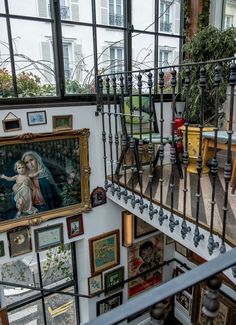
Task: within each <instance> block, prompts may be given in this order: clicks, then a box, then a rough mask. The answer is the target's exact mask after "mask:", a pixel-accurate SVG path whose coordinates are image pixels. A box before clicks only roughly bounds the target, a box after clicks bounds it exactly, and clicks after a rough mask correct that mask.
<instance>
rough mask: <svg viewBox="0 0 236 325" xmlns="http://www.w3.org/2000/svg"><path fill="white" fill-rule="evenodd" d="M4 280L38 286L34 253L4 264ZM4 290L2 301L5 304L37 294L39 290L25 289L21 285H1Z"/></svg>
mask: <svg viewBox="0 0 236 325" xmlns="http://www.w3.org/2000/svg"><path fill="white" fill-rule="evenodd" d="M1 275H2V280H3V281H6V282H11V283H17V284H23V285H29V286H32V287H33V286H38V285H39V280H38V271H37V261H36V257H35V256H34V255H28V256H27V257H23V258H22V259H19V260H16V261H14V262H9V263H5V264H3V265H2V271H1ZM1 290H3V292H2V295H1V303H2V305H3V306H5V305H10V304H12V303H14V302H17V301H21V300H22V299H25V298H27V297H30V296H33V295H37V294H38V291H33V290H30V289H24V288H20V287H12V286H11V287H10V286H1Z"/></svg>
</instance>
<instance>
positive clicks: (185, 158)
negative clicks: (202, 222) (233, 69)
mask: <svg viewBox="0 0 236 325" xmlns="http://www.w3.org/2000/svg"><path fill="white" fill-rule="evenodd" d="M185 74H186V77H185V87H186V99H185V107H186V117H185V123H184V126H185V144H184V152H183V165H184V188H183V193H184V201H183V221H182V224H181V235H182V238H183V239H185V237H186V235H187V233H188V232H190V231H191V228H190V227H188V226H187V222H186V203H187V192H188V187H187V177H188V172H187V168H188V126H189V115H188V114H189V88H190V82H191V79H190V69H189V67H187V68H186V70H185Z"/></svg>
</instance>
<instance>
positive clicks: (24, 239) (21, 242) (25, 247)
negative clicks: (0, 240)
mask: <svg viewBox="0 0 236 325" xmlns="http://www.w3.org/2000/svg"><path fill="white" fill-rule="evenodd" d="M7 237H8V242H9V251H10V256H11V257H14V256H18V255H22V254H26V253H29V252H31V251H32V246H31V236H30V229H29V227H19V228H15V229H12V230H10V231H8V232H7Z"/></svg>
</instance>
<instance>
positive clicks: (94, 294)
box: [88, 273, 103, 297]
mask: <svg viewBox="0 0 236 325" xmlns="http://www.w3.org/2000/svg"><path fill="white" fill-rule="evenodd" d="M95 277H100V283H101V289H99V290H97V291H95V292H93V293H92V292H91V291H92V290H91V283H90V282H91V281H92V280H93V279H94V278H95ZM102 290H103V279H102V273H98V274H95V275H93V276H90V277H89V278H88V293H89V296H90V297H94V296H97V295H99V294H100V293H101V291H102Z"/></svg>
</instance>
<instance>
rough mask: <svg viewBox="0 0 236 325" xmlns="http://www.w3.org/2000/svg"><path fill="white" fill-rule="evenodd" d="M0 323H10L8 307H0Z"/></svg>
mask: <svg viewBox="0 0 236 325" xmlns="http://www.w3.org/2000/svg"><path fill="white" fill-rule="evenodd" d="M0 325H9V321H8V315H7V309H6V308H0Z"/></svg>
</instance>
